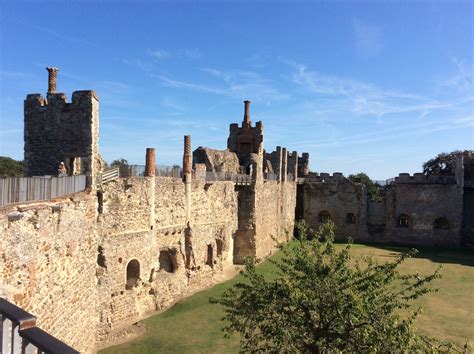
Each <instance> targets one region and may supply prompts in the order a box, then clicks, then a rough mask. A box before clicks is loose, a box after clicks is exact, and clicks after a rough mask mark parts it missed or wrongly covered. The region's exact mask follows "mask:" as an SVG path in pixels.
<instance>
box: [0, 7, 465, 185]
mask: <svg viewBox="0 0 474 354" xmlns="http://www.w3.org/2000/svg"><path fill="white" fill-rule="evenodd" d="M0 10H1V12H0V21H1V22H0V29H1V33H0V36H1V37H0V41H1V47H0V48H1V53H0V55H1V59H0V60H1V61H0V76H1V77H0V90H1V91H0V119H1V123H0V124H1V133H0V134H1V135H0V155H6V156H11V157H14V158H17V159H22V158H23V100H24V98H25V96H26V94H28V93H43V94H44V93H45V92H46V90H47V72H46V70H45V69H44V67H45V66H56V67H59V68H60V72H59V77H58V91H59V92H65V93H66V94H67V95H68V97H71V94H72V92H73V91H75V90H83V89H94V90H96V91H97V93H98V95H99V98H100V142H99V143H100V149H101V153H102V155H103V156H104V158H105V159H106V160H107V161H109V162H110V161H111V160H113V159H115V158H120V157H124V158H126V159H127V160H129V162H131V163H135V164H143V163H144V157H145V148H146V147H155V148H156V149H157V163H158V164H164V165H170V164H174V163H180V161H181V159H182V157H181V156H182V145H183V135H184V134H191V136H192V144H193V149H194V148H196V147H198V146H208V147H213V148H218V149H224V148H225V147H226V140H227V135H228V125H229V124H230V123H232V122H239V123H240V122H241V121H242V116H243V103H242V100H244V99H250V100H251V101H252V104H251V118H252V121H253V122H256V121H258V120H262V121H263V124H264V128H265V148H266V150H267V151H272V150H274V148H275V146H276V145H281V146H286V147H287V148H288V149H289V150H290V151H293V150H297V151H298V152H309V153H310V161H311V168H312V170H315V171H318V172H330V173H332V172H343V173H344V174H349V173H356V172H360V171H364V172H366V173H368V174H369V175H370V176H371V177H372V178H374V179H385V178H390V177H393V176H395V175H397V174H398V173H399V172H410V173H413V172H418V171H420V170H421V164H422V163H423V162H424V161H426V160H428V159H429V158H431V157H433V156H435V155H436V154H437V153H439V152H445V151H452V150H455V149H472V148H473V146H474V84H473V71H474V70H473V65H474V63H473V48H474V45H473V32H474V29H473V23H474V19H473V2H471V1H460V2H459V1H414V2H413V1H411V2H408V1H402V2H395V1H381V2H379V1H367V2H362V1H336V2H303V1H292V2H290V1H287V2H283V1H280V2H270V1H259V2H247V1H219V2H217V1H212V2H210V1H207V2H204V1H202V2H198V1H195V2H191V1H189V2H184V1H181V2H171V1H170V2H151V1H148V2H147V1H134V2H132V1H130V2H126V1H120V2H119V1H116V2H114V1H94V2H92V1H90V2H89V1H81V2H79V1H61V2H60V1H57V2H53V1H50V2H48V1H28V2H23V1H15V2H14V1H5V2H2V3H1V5H0Z"/></svg>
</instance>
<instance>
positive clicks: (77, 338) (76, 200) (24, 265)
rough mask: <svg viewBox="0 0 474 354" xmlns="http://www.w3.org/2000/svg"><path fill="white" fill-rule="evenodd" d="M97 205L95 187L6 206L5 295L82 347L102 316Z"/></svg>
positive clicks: (0, 279)
mask: <svg viewBox="0 0 474 354" xmlns="http://www.w3.org/2000/svg"><path fill="white" fill-rule="evenodd" d="M96 209H97V206H96V198H95V196H94V195H93V194H92V193H90V192H89V193H79V194H76V195H74V196H73V197H71V198H62V199H57V200H53V201H49V202H42V203H30V204H27V205H23V206H22V205H19V206H11V207H4V208H2V209H0V234H1V235H2V236H1V237H0V252H1V257H0V296H1V297H5V298H6V299H8V300H10V301H11V302H13V303H15V304H16V305H18V306H20V307H21V308H23V309H25V310H26V311H28V312H30V313H32V314H33V315H35V316H36V317H37V318H38V321H37V324H38V326H39V327H40V328H42V329H43V330H45V331H47V332H49V333H52V334H53V335H54V336H56V337H58V338H59V339H60V340H62V341H64V342H66V343H67V344H69V345H71V346H73V347H74V348H76V349H78V350H80V351H81V352H89V351H91V350H92V349H93V347H94V345H95V329H96V322H97V320H98V318H97V314H96V309H95V300H96V277H95V273H96V259H97V232H96V227H95V220H96Z"/></svg>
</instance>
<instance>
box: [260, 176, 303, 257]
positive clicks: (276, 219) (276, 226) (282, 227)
mask: <svg viewBox="0 0 474 354" xmlns="http://www.w3.org/2000/svg"><path fill="white" fill-rule="evenodd" d="M295 208H296V183H294V182H285V183H279V182H276V181H266V182H264V183H261V184H257V186H256V207H255V210H256V211H257V212H256V214H255V245H256V254H255V256H256V257H257V259H263V258H266V257H267V256H269V255H270V254H272V253H274V252H275V250H276V249H277V248H276V246H277V243H286V242H288V241H289V240H290V239H291V238H292V237H293V228H294V220H295Z"/></svg>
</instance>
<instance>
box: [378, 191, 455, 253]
mask: <svg viewBox="0 0 474 354" xmlns="http://www.w3.org/2000/svg"><path fill="white" fill-rule="evenodd" d="M462 192H463V190H462V188H461V187H459V186H457V185H455V184H418V185H417V184H410V183H407V184H402V183H396V184H393V185H391V186H390V187H389V188H387V191H386V194H385V208H386V232H385V237H384V238H383V239H378V240H377V241H378V242H390V243H399V244H407V245H426V246H459V245H460V241H461V239H460V237H461V234H460V232H461V226H462V215H463V212H462V211H463V193H462ZM402 214H405V215H408V217H409V225H408V227H400V225H399V220H398V218H399V217H400V215H402ZM437 218H445V219H446V220H447V221H448V223H449V226H448V227H447V229H437V228H436V227H435V219H437Z"/></svg>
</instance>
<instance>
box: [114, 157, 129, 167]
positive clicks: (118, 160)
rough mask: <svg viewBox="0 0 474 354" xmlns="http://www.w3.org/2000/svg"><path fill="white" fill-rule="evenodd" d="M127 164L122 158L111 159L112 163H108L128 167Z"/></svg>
mask: <svg viewBox="0 0 474 354" xmlns="http://www.w3.org/2000/svg"><path fill="white" fill-rule="evenodd" d="M128 166H129V164H128V161H127V160H125V159H123V158H122V159H117V160H113V161H112V163H111V164H110V167H127V168H128Z"/></svg>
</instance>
